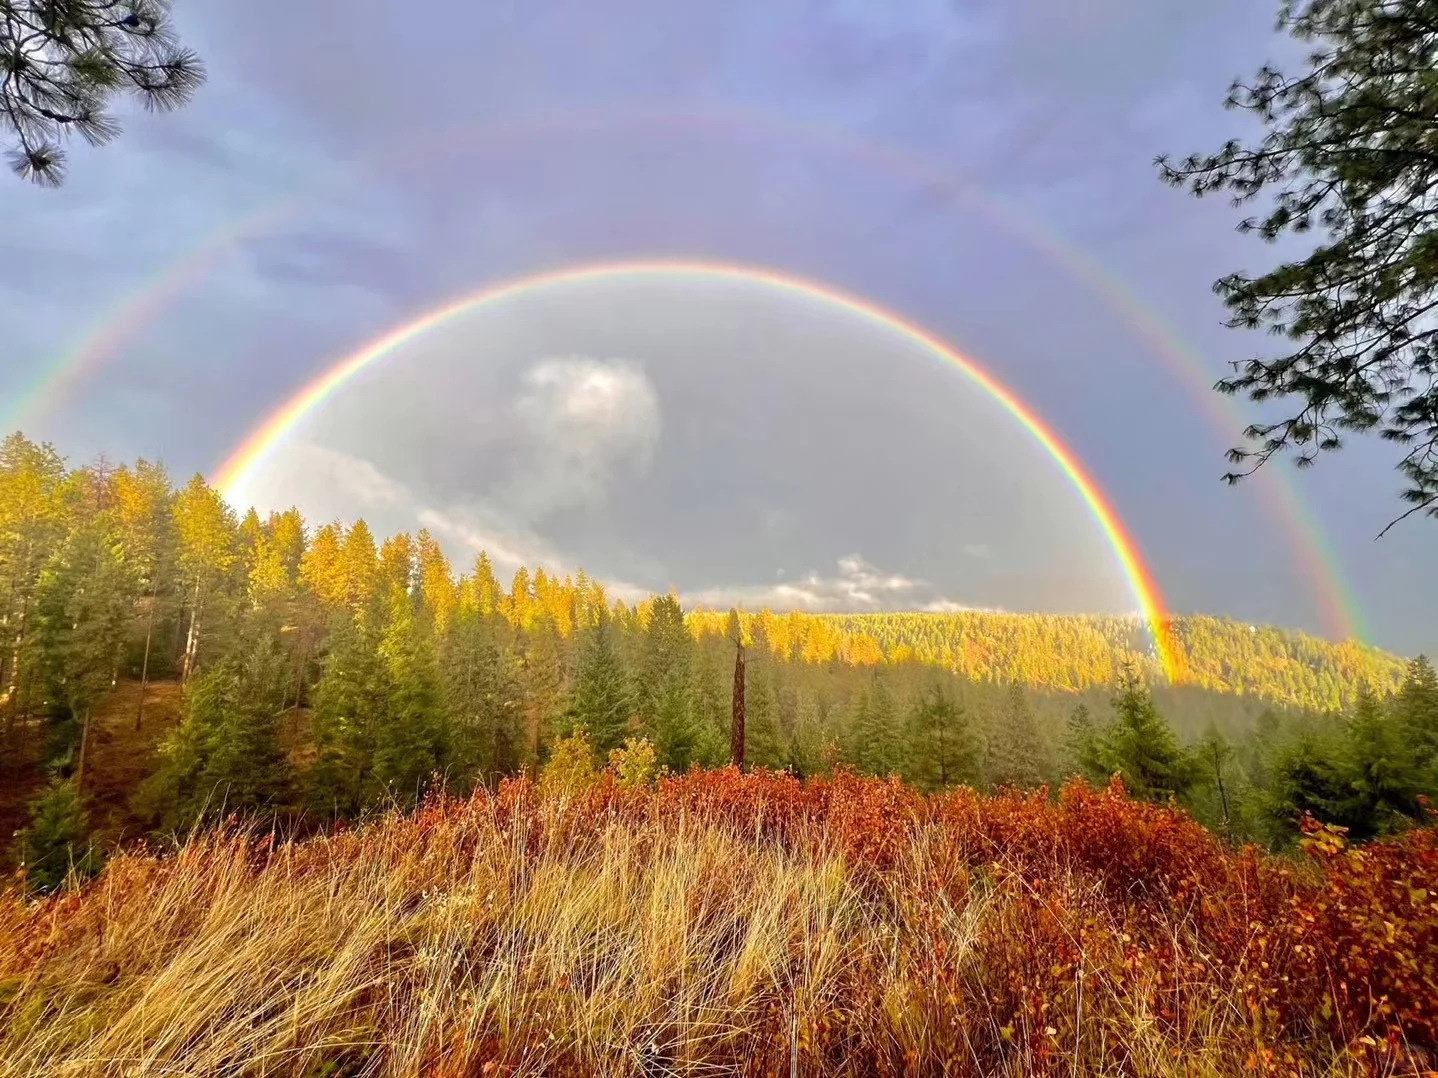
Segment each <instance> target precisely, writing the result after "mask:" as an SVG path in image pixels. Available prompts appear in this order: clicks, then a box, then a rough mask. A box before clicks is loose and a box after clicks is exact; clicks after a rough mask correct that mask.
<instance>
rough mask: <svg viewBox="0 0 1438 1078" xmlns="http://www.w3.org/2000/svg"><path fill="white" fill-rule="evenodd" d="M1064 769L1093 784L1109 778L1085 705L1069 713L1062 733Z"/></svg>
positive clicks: (1091, 717) (1096, 733) (1091, 719)
mask: <svg viewBox="0 0 1438 1078" xmlns="http://www.w3.org/2000/svg"><path fill="white" fill-rule="evenodd" d="M1064 767H1065V769H1066V772H1067V774H1069V775H1079V776H1081V777H1083V778H1086V779H1088V780H1089V781H1090V782H1094V783H1104V782H1106V781H1107V780H1108V778H1109V776H1108V775H1107V774H1105V773H1104V765H1103V762H1102V760H1101V756H1100V751H1099V735H1098V730H1097V728H1096V727H1095V726H1094V721H1093V716H1092V715H1091V714H1090V713H1089V709H1088V705H1087V704H1079V705H1078V706H1077V707H1075V708H1074V709H1073V711H1072V712H1070V713H1069V719H1068V726H1067V728H1066V729H1065V732H1064Z"/></svg>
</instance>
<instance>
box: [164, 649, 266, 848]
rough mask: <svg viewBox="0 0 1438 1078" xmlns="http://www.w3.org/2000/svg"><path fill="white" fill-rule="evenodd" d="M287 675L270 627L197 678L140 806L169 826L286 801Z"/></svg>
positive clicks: (254, 812)
mask: <svg viewBox="0 0 1438 1078" xmlns="http://www.w3.org/2000/svg"><path fill="white" fill-rule="evenodd" d="M287 681H288V668H287V664H286V662H285V658H284V655H283V653H282V652H281V651H280V649H279V646H278V644H277V643H276V642H275V640H274V638H273V637H271V636H268V635H261V636H253V637H248V638H240V639H239V640H237V642H236V643H235V644H234V645H232V646H231V648H230V649H229V651H228V652H227V654H226V655H225V657H224V659H223V660H221V661H219V662H216V663H213V664H211V665H210V666H209V667H208V668H207V669H206V670H204V671H203V672H201V673H199V674H197V675H196V676H195V677H194V678H192V679H191V681H190V683H189V684H188V685H187V686H186V689H185V712H184V715H183V717H182V719H181V722H180V725H179V726H178V727H176V728H175V729H174V730H173V731H172V732H171V733H170V734H169V736H167V737H166V739H165V740H164V741H163V742H162V743H161V746H160V757H161V764H160V769H159V770H158V771H157V772H156V773H155V775H154V776H153V777H152V778H151V779H150V780H149V781H148V782H147V783H146V784H145V786H144V788H143V789H142V790H141V793H140V796H139V799H138V800H139V807H140V808H141V809H142V810H144V811H146V812H147V814H148V815H150V816H151V817H152V818H154V819H156V820H157V821H158V822H159V824H160V825H161V827H162V828H164V829H166V830H173V829H176V828H188V827H190V826H192V825H195V824H199V823H202V822H204V821H207V820H212V819H215V818H216V817H219V816H222V815H225V814H228V813H231V812H238V813H242V814H244V815H249V816H270V815H273V814H274V813H275V812H277V811H279V810H280V809H282V808H283V807H284V806H285V804H286V803H287V801H288V798H289V796H290V794H291V793H292V789H293V787H292V776H291V772H290V766H289V761H288V758H287V757H286V755H285V752H284V748H283V745H282V743H281V741H280V733H279V719H278V715H279V709H280V704H281V701H282V700H283V699H284V694H285V687H286V683H287Z"/></svg>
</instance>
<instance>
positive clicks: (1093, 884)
mask: <svg viewBox="0 0 1438 1078" xmlns="http://www.w3.org/2000/svg"><path fill="white" fill-rule="evenodd" d="M1309 830H1310V835H1309V839H1308V840H1307V841H1306V843H1305V853H1306V856H1304V857H1299V858H1296V859H1293V860H1287V859H1282V858H1276V857H1271V856H1267V855H1264V854H1261V853H1259V852H1256V851H1252V850H1245V851H1242V852H1235V851H1232V850H1229V849H1226V848H1225V847H1224V846H1223V845H1222V844H1221V843H1220V842H1219V841H1218V840H1217V839H1216V838H1215V837H1213V836H1212V835H1211V834H1209V833H1208V832H1207V831H1205V830H1204V829H1202V828H1201V827H1199V826H1198V825H1197V824H1195V823H1194V822H1192V821H1191V820H1190V819H1189V818H1188V817H1187V816H1186V815H1184V814H1183V813H1181V812H1179V811H1176V810H1172V809H1168V808H1163V807H1155V806H1150V805H1144V804H1139V803H1135V802H1133V801H1130V800H1128V799H1127V798H1125V797H1124V796H1123V793H1122V790H1121V789H1120V788H1118V787H1117V786H1115V787H1113V788H1111V789H1109V790H1103V791H1095V790H1093V789H1091V788H1089V787H1086V786H1083V785H1078V784H1076V785H1071V786H1069V787H1067V788H1065V789H1064V791H1063V793H1062V795H1061V796H1060V797H1059V798H1058V799H1057V801H1050V800H1048V799H1047V798H1046V797H1045V796H1044V795H1042V794H1039V795H1033V796H1020V795H1011V796H1010V795H1005V796H999V797H992V798H989V797H982V796H980V795H977V794H975V793H973V792H970V791H967V790H960V791H957V792H954V793H951V794H947V795H943V796H936V797H927V798H926V797H924V796H922V795H920V794H918V793H916V792H914V791H912V790H911V789H909V788H907V787H905V786H903V785H902V784H899V783H898V782H881V781H878V780H872V779H860V778H856V777H852V776H848V775H843V774H841V775H839V776H837V777H836V778H834V779H832V780H814V781H810V782H807V783H801V782H799V781H797V780H795V779H792V778H789V777H787V776H782V775H773V774H768V773H762V772H761V773H755V774H752V775H747V776H744V775H740V774H739V773H738V772H736V771H734V770H732V769H731V770H723V771H713V772H707V773H706V772H695V773H692V774H689V775H686V776H682V777H678V778H667V779H664V780H662V781H661V782H660V783H659V784H658V787H657V788H655V789H646V788H640V789H629V788H625V787H622V786H620V785H619V784H618V783H617V781H616V780H615V778H614V777H613V775H609V774H606V775H605V776H603V777H602V778H601V779H600V781H599V783H598V784H597V785H595V786H592V787H589V788H585V789H580V790H578V791H575V792H571V793H568V794H555V793H549V794H542V793H541V792H540V790H539V788H538V787H536V786H535V785H534V784H532V783H530V782H528V781H514V782H508V783H505V784H504V785H503V786H502V787H501V789H500V790H499V791H498V792H497V793H494V794H480V795H478V796H476V797H474V798H473V799H470V800H458V801H456V800H433V801H431V802H429V803H428V804H426V805H425V806H424V807H422V808H421V809H420V810H419V811H417V812H414V813H411V814H408V815H400V814H395V815H391V816H388V817H385V818H383V819H381V820H379V821H377V822H375V823H372V824H369V825H366V826H364V827H361V828H357V829H354V830H350V831H347V832H341V833H339V834H335V835H331V836H328V837H324V838H318V839H309V840H306V841H303V842H296V843H284V842H277V841H274V840H273V839H272V838H271V837H270V836H268V835H259V836H257V835H256V834H254V833H253V832H246V831H244V830H243V829H237V828H231V829H230V830H229V831H228V832H224V833H217V834H213V835H211V836H209V837H204V838H200V839H197V840H195V841H192V842H191V843H190V844H189V845H188V846H186V847H185V848H184V849H182V850H181V851H179V852H178V853H177V854H173V855H169V856H164V857H155V856H150V855H145V854H138V853H135V854H125V855H121V856H118V857H116V858H115V859H114V860H112V861H111V863H110V865H109V866H108V867H107V868H106V870H105V872H104V874H103V875H102V876H101V877H100V878H99V879H98V880H97V881H95V882H93V883H92V884H90V885H88V886H86V887H85V888H84V889H83V890H81V891H80V892H79V893H73V892H71V893H66V894H63V895H59V896H57V897H54V898H51V899H48V900H46V901H43V902H27V901H25V900H22V899H21V898H19V897H18V896H17V895H14V894H11V895H9V896H5V897H0V1075H5V1076H9V1075H46V1076H56V1078H59V1076H70V1075H205V1076H210V1075H240V1074H245V1075H295V1076H316V1078H318V1076H329V1078H338V1076H340V1075H351V1074H353V1075H360V1074H363V1075H436V1076H439V1075H471V1074H473V1075H518V1074H532V1075H580V1074H584V1075H589V1074H595V1075H665V1074H692V1075H720V1074H756V1075H757V1074H774V1075H791V1074H792V1075H821V1074H823V1075H908V1074H912V1075H948V1074H956V1075H967V1074H972V1075H995V1074H1094V1075H1115V1074H1135V1075H1179V1074H1182V1075H1210V1074H1212V1075H1217V1074H1247V1073H1260V1074H1323V1075H1345V1074H1358V1073H1375V1072H1377V1073H1409V1074H1412V1073H1425V1072H1428V1071H1431V1070H1432V1069H1433V1068H1434V1067H1435V1066H1438V1064H1435V1062H1434V1061H1435V1059H1438V1056H1435V1054H1434V1049H1435V1045H1438V843H1435V837H1438V836H1435V833H1434V832H1433V831H1429V830H1423V831H1415V832H1412V833H1410V834H1407V835H1405V836H1403V837H1401V838H1398V839H1394V840H1389V841H1385V842H1382V843H1378V844H1374V845H1370V846H1366V847H1363V848H1361V849H1355V848H1349V847H1347V846H1346V845H1345V844H1344V842H1343V840H1342V837H1341V835H1339V834H1338V833H1337V832H1335V831H1332V830H1327V829H1320V828H1310V829H1309Z"/></svg>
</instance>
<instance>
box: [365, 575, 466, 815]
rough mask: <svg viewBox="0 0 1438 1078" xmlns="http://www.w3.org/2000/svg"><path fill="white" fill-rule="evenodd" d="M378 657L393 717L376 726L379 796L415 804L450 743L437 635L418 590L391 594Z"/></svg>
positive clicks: (376, 774)
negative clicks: (384, 669)
mask: <svg viewBox="0 0 1438 1078" xmlns="http://www.w3.org/2000/svg"><path fill="white" fill-rule="evenodd" d="M379 652H380V657H381V658H382V659H383V660H384V662H385V666H386V667H387V669H388V673H389V685H390V693H389V701H388V702H389V708H388V712H387V714H386V715H385V716H384V720H383V721H382V722H379V723H376V724H375V727H374V779H375V782H376V783H377V785H378V789H377V791H376V793H377V794H379V795H380V796H384V797H388V798H393V799H394V800H396V801H398V802H399V803H400V804H402V805H412V804H414V803H415V802H416V801H417V800H418V799H419V798H420V797H421V796H422V795H423V794H424V791H425V789H426V787H427V786H428V784H429V782H430V779H431V776H433V775H436V774H438V773H439V771H440V768H441V765H442V761H443V759H444V756H445V750H446V747H447V744H448V740H449V737H448V734H449V731H448V728H447V722H446V719H447V716H446V713H445V710H444V701H443V697H442V692H441V688H440V678H439V662H438V656H437V655H436V652H435V642H434V634H433V632H432V631H431V628H430V626H429V624H428V621H427V618H425V617H424V606H423V600H422V596H421V593H420V592H419V591H418V590H416V591H415V592H414V593H413V594H407V593H405V592H402V591H399V590H394V591H392V593H391V596H390V619H389V625H388V627H387V628H386V630H385V633H384V636H383V638H382V640H381V641H380V648H379Z"/></svg>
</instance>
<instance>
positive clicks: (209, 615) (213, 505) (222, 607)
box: [174, 475, 240, 681]
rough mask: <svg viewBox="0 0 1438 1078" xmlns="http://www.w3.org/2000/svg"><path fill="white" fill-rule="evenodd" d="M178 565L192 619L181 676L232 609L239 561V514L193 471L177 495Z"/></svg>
mask: <svg viewBox="0 0 1438 1078" xmlns="http://www.w3.org/2000/svg"><path fill="white" fill-rule="evenodd" d="M174 517H175V532H176V536H177V539H178V542H179V566H180V572H181V574H182V576H183V579H184V580H185V582H186V589H187V593H188V594H187V596H186V604H187V609H188V614H189V625H188V628H187V630H186V632H185V651H184V660H183V664H182V667H181V678H182V679H183V680H185V681H188V680H189V678H190V675H191V674H192V673H194V670H195V666H196V663H197V661H198V657H199V654H200V647H201V643H202V641H203V640H204V639H205V638H206V637H207V636H210V635H214V633H213V630H214V628H215V626H216V625H217V624H218V623H221V622H222V621H223V620H224V617H225V616H226V615H227V614H228V613H229V603H228V601H227V600H228V599H230V598H231V595H230V589H229V586H230V585H231V583H232V582H233V579H232V573H231V570H232V569H233V568H234V567H235V565H236V564H237V562H238V561H239V556H240V551H239V537H238V526H237V524H236V521H235V515H234V513H233V512H231V510H230V508H229V506H227V505H226V504H225V503H224V501H222V500H221V498H220V495H219V494H218V493H217V492H216V491H215V490H214V489H213V488H212V487H210V486H208V485H207V484H206V483H205V480H204V478H203V477H202V476H199V475H196V476H194V477H193V478H192V479H191V480H190V482H189V483H188V484H186V486H185V489H184V490H182V491H180V492H179V494H178V495H177V496H176V497H175V504H174Z"/></svg>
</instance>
